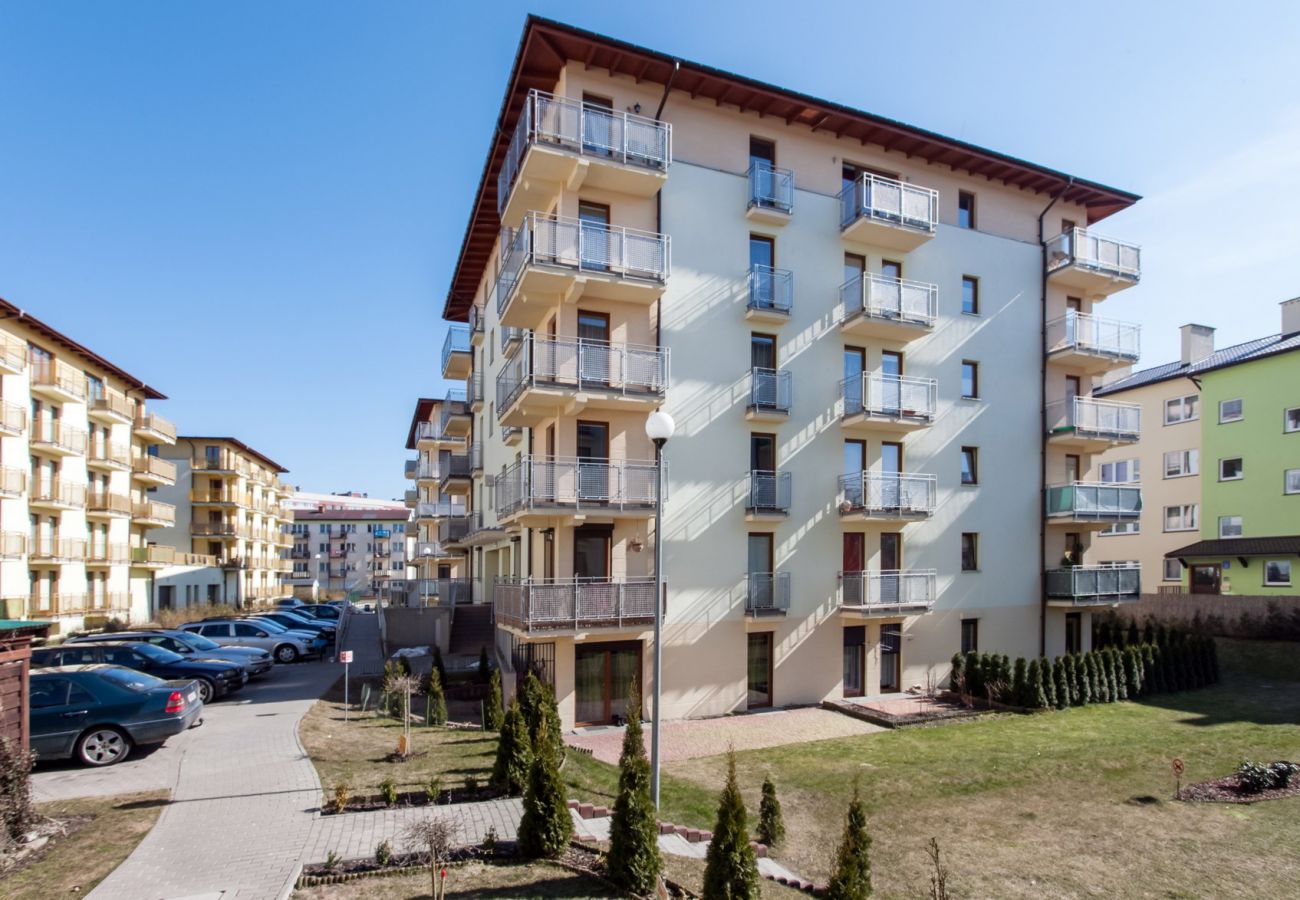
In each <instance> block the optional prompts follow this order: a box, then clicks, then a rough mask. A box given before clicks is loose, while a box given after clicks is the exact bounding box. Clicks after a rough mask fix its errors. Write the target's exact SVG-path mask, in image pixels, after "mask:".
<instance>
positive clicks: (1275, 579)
mask: <svg viewBox="0 0 1300 900" xmlns="http://www.w3.org/2000/svg"><path fill="white" fill-rule="evenodd" d="M1264 586H1265V587H1290V586H1291V560H1289V559H1270V560H1267V561H1265V563H1264Z"/></svg>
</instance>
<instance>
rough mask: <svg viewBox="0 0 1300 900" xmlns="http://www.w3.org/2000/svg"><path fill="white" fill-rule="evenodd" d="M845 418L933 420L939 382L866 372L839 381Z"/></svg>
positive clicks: (907, 376) (930, 379)
mask: <svg viewBox="0 0 1300 900" xmlns="http://www.w3.org/2000/svg"><path fill="white" fill-rule="evenodd" d="M840 390H841V396H842V397H843V400H844V415H846V416H855V415H868V416H885V417H888V418H907V419H921V420H925V421H933V419H934V414H935V408H936V406H937V405H938V396H939V383H938V382H937V381H935V380H934V379H933V378H913V377H911V376H909V375H877V374H874V373H870V372H864V373H863V374H861V375H854V376H852V377H850V378H845V379H844V380H842V381H841V382H840Z"/></svg>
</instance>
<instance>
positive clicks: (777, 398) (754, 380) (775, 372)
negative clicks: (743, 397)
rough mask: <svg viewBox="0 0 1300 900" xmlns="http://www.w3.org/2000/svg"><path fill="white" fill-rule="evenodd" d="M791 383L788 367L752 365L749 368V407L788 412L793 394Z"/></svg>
mask: <svg viewBox="0 0 1300 900" xmlns="http://www.w3.org/2000/svg"><path fill="white" fill-rule="evenodd" d="M793 385H794V382H793V376H792V373H791V372H790V370H789V369H764V368H761V367H759V366H754V367H752V368H751V369H750V370H749V408H750V409H752V410H755V411H761V410H767V411H770V412H783V413H788V412H789V411H790V405H791V402H792V397H793V394H794V387H793Z"/></svg>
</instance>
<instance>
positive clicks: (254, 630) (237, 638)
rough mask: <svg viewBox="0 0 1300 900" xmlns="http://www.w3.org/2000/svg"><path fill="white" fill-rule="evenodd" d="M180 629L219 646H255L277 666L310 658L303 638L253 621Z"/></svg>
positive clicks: (202, 624)
mask: <svg viewBox="0 0 1300 900" xmlns="http://www.w3.org/2000/svg"><path fill="white" fill-rule="evenodd" d="M181 630H182V631H188V632H190V633H191V634H198V635H202V636H203V637H205V638H207V639H208V640H210V641H212V642H213V643H215V644H220V645H221V646H223V647H229V646H243V647H258V648H260V649H262V650H266V651H267V652H268V653H270V654H271V655H272V656H273V657H275V661H276V662H279V663H291V662H296V661H297V660H299V659H300V658H302V657H304V656H310V655H311V643H310V640H309V639H308V638H307V636H306V635H299V634H292V633H290V632H287V631H276V630H274V629H271V628H265V627H263V626H262V625H260V624H258V623H255V622H242V621H241V622H230V621H221V622H190V623H188V624H186V625H183V626H181Z"/></svg>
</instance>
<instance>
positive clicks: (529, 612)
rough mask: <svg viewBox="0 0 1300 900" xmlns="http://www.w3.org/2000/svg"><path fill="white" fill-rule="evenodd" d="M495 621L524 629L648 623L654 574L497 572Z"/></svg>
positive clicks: (650, 616)
mask: <svg viewBox="0 0 1300 900" xmlns="http://www.w3.org/2000/svg"><path fill="white" fill-rule="evenodd" d="M492 605H493V611H494V613H495V615H496V617H497V621H498V622H500V623H502V624H505V625H511V626H514V627H516V628H520V629H523V630H525V631H533V630H536V629H556V628H575V629H577V628H583V627H597V628H598V627H611V628H618V627H622V626H624V625H628V624H644V623H646V622H649V621H652V620H653V619H654V615H655V582H654V579H653V578H649V577H645V578H622V579H613V578H553V579H541V578H516V577H504V578H497V579H496V583H495V590H494V591H493V600H492Z"/></svg>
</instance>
